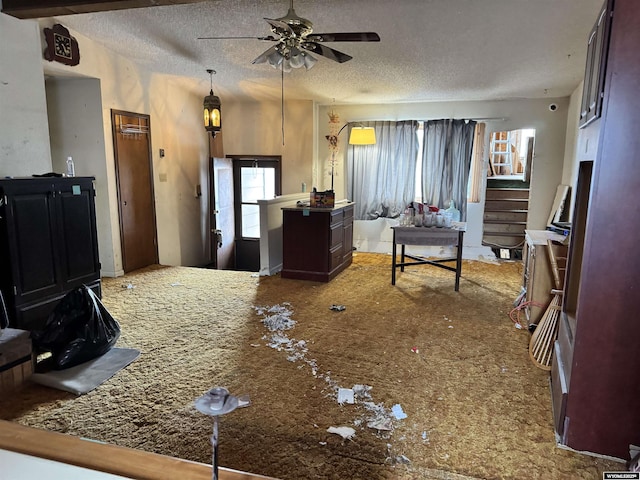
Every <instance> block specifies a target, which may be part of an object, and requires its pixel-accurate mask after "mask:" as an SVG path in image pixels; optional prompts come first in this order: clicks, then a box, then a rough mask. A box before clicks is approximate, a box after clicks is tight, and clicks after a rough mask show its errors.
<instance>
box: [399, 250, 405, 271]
mask: <svg viewBox="0 0 640 480" xmlns="http://www.w3.org/2000/svg"><path fill="white" fill-rule="evenodd" d="M400 252H402V253H401V254H400V271H401V272H404V243H403V244H402V245H401V246H400Z"/></svg>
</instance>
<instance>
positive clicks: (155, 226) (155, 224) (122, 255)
mask: <svg viewBox="0 0 640 480" xmlns="http://www.w3.org/2000/svg"><path fill="white" fill-rule="evenodd" d="M116 115H126V116H128V117H139V118H143V119H145V120H147V124H148V125H149V131H148V132H147V134H146V135H147V146H148V150H149V173H150V175H149V180H150V181H149V188H150V192H151V216H152V221H153V236H154V242H153V243H154V246H155V252H154V253H155V263H159V262H160V257H159V254H158V222H157V218H156V201H155V198H156V194H155V189H154V182H153V178H154V175H153V158H152V157H153V155H152V150H151V115H147V114H144V113H135V112H129V111H126V110H115V109H113V108H112V109H111V131H112V133H111V139H112V142H113V161H114V166H115V173H116V194H117V199H118V224H119V227H120V228H119V230H120V258H121V259H122V269H123V270H124V271H125V272H127V265H126V255H125V246H124V222H123V219H122V207H121V197H122V195H121V193H120V168H119V159H118V146H117V141H116V138H117V137H116V135H117V133H118V132H117V129H116V121H115V120H116Z"/></svg>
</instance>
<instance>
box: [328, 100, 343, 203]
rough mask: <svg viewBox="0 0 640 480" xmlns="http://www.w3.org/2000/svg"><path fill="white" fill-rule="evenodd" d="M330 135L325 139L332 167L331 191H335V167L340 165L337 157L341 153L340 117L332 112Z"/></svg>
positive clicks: (330, 116)
mask: <svg viewBox="0 0 640 480" xmlns="http://www.w3.org/2000/svg"><path fill="white" fill-rule="evenodd" d="M327 115H329V135H325V138H326V139H327V140H328V141H329V166H330V167H331V172H330V175H331V190H333V177H334V174H335V167H336V164H337V163H338V160H337V157H338V152H339V151H340V146H339V145H338V134H339V133H340V130H341V129H340V115H338V114H337V113H335V112H334V111H333V110H331V111H330V112H329V113H327Z"/></svg>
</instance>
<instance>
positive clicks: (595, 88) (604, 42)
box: [580, 0, 613, 127]
mask: <svg viewBox="0 0 640 480" xmlns="http://www.w3.org/2000/svg"><path fill="white" fill-rule="evenodd" d="M612 9H613V0H606V1H605V3H604V5H603V6H602V9H601V10H600V13H599V14H598V19H597V21H596V23H595V25H594V26H593V29H592V30H591V32H590V33H589V40H588V43H587V64H586V68H585V75H584V86H583V90H582V103H581V106H580V127H584V126H586V125H587V124H588V123H590V122H591V121H592V120H595V119H596V118H599V117H600V114H601V110H602V98H603V96H604V80H605V76H606V68H607V52H608V50H609V34H610V30H611V16H612V12H613V10H612Z"/></svg>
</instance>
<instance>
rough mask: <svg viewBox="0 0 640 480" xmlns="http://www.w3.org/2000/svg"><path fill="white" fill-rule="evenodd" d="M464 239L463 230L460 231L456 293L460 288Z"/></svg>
mask: <svg viewBox="0 0 640 480" xmlns="http://www.w3.org/2000/svg"><path fill="white" fill-rule="evenodd" d="M463 238H464V232H463V231H462V230H459V231H458V247H457V248H456V250H457V253H456V287H455V291H456V292H457V291H458V289H459V288H460V273H461V272H462V242H463Z"/></svg>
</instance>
